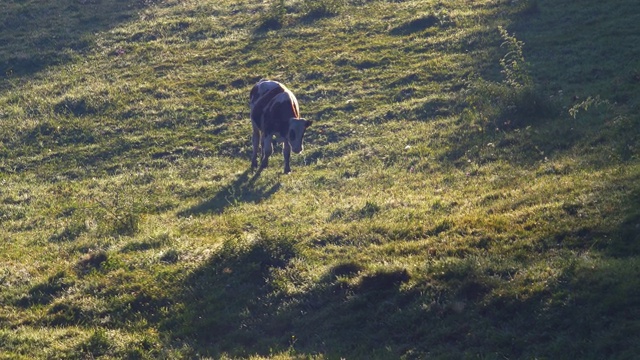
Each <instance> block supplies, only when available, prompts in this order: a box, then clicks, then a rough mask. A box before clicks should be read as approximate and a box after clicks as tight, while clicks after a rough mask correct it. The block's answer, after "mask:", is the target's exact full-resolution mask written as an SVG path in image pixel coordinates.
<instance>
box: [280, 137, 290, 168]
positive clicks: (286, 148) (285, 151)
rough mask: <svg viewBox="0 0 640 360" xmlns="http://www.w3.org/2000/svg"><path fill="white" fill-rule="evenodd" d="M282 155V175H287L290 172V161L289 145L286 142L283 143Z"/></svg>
mask: <svg viewBox="0 0 640 360" xmlns="http://www.w3.org/2000/svg"><path fill="white" fill-rule="evenodd" d="M282 155H284V173H285V174H288V173H290V172H291V166H289V160H290V159H291V145H289V142H288V141H287V140H285V141H284V146H283V147H282Z"/></svg>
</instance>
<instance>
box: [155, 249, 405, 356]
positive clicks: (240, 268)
mask: <svg viewBox="0 0 640 360" xmlns="http://www.w3.org/2000/svg"><path fill="white" fill-rule="evenodd" d="M299 256H300V254H299V252H298V250H297V248H296V240H295V239H291V238H286V237H282V238H269V239H267V238H260V239H258V240H256V241H254V242H253V243H251V244H249V245H238V244H233V243H231V242H230V243H228V244H226V245H225V246H224V247H223V249H222V250H221V251H220V252H219V253H217V254H216V255H215V256H213V257H212V258H211V259H210V260H209V261H208V262H207V263H206V264H205V265H204V266H202V267H200V268H199V269H198V270H197V271H196V272H194V273H193V275H192V276H191V277H189V278H188V279H187V280H186V281H185V283H184V291H181V292H180V295H179V298H178V299H176V300H177V301H176V302H177V303H180V304H183V306H181V311H180V312H176V313H174V316H173V317H172V318H169V319H166V321H165V322H164V324H163V328H165V329H167V330H170V331H171V334H172V336H173V337H174V341H178V342H182V343H185V344H188V346H189V347H190V348H192V349H193V351H195V352H196V353H198V354H200V355H201V356H202V355H205V356H212V357H214V358H217V357H219V356H220V355H222V354H228V355H232V356H238V357H245V356H249V355H253V354H261V355H264V356H268V355H269V354H270V353H273V352H276V353H277V352H282V351H287V350H291V349H295V350H297V351H302V352H305V353H317V352H322V353H326V354H339V353H341V352H342V353H343V354H344V353H346V354H350V353H362V354H367V353H370V350H371V349H382V350H376V351H380V352H385V353H388V352H390V351H391V352H393V351H395V352H399V351H398V346H399V345H398V344H397V343H398V342H403V341H408V339H399V338H398V337H397V336H396V335H399V334H402V333H403V332H402V331H399V330H400V329H401V328H402V327H403V326H404V320H407V318H406V317H405V316H412V315H415V314H414V313H413V312H412V311H406V312H403V307H404V306H405V305H407V304H408V303H410V302H411V301H412V299H414V298H415V295H416V293H403V292H401V291H400V290H399V286H400V285H401V284H402V283H403V282H406V281H407V280H408V279H409V275H408V273H407V272H406V271H405V270H398V271H388V272H378V273H375V274H371V275H368V276H363V277H362V278H361V279H360V281H359V282H358V283H357V284H356V285H353V286H352V285H343V284H341V283H339V282H337V281H336V279H337V276H342V277H357V276H359V271H360V267H359V266H357V265H354V266H344V265H342V266H337V267H335V268H334V269H331V270H330V271H329V272H328V273H327V274H326V275H325V276H324V277H323V278H322V279H321V280H320V281H319V282H318V283H317V285H316V286H315V287H314V288H313V289H312V290H310V291H308V292H304V293H301V294H299V295H297V296H293V297H291V296H287V295H284V294H283V291H282V290H283V289H280V288H279V287H278V285H277V283H278V282H277V279H276V277H277V276H275V275H274V274H278V273H281V272H283V271H285V272H286V271H289V270H290V269H291V267H292V264H291V262H292V260H293V259H295V258H298V257H299Z"/></svg>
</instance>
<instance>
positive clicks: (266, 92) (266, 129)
mask: <svg viewBox="0 0 640 360" xmlns="http://www.w3.org/2000/svg"><path fill="white" fill-rule="evenodd" d="M249 107H250V109H251V124H252V125H253V136H252V141H253V154H252V155H251V167H252V168H254V169H255V168H256V167H257V166H258V159H257V157H258V149H259V148H260V147H261V145H262V153H261V158H260V169H264V168H266V167H267V166H268V165H269V156H271V154H272V153H273V144H272V143H271V140H272V139H273V136H274V135H276V136H277V137H278V139H279V140H282V141H283V142H284V144H283V149H282V154H283V155H284V173H285V174H288V173H290V172H291V167H290V166H289V159H290V157H291V150H293V152H294V153H296V154H299V153H301V152H302V148H303V147H302V138H303V137H304V133H305V130H306V129H307V128H308V127H309V126H311V124H312V123H313V122H312V121H311V120H306V119H303V118H301V117H300V109H299V107H298V100H297V99H296V97H295V95H293V93H292V92H291V91H290V90H289V89H287V87H286V86H284V85H283V84H281V83H279V82H277V81H271V80H260V81H259V82H258V83H257V84H255V85H254V86H253V88H252V89H251V93H250V94H249Z"/></svg>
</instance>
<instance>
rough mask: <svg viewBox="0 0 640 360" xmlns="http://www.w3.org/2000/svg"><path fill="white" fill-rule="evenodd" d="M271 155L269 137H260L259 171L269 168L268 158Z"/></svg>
mask: <svg viewBox="0 0 640 360" xmlns="http://www.w3.org/2000/svg"><path fill="white" fill-rule="evenodd" d="M271 154H273V144H272V143H271V136H262V159H261V160H260V168H261V169H264V168H266V167H267V166H269V156H271Z"/></svg>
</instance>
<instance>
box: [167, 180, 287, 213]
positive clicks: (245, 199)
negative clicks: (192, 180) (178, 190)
mask: <svg viewBox="0 0 640 360" xmlns="http://www.w3.org/2000/svg"><path fill="white" fill-rule="evenodd" d="M261 172H262V170H257V171H256V172H253V170H251V169H247V170H246V171H244V172H243V173H242V174H241V175H240V176H238V178H237V179H235V180H234V181H233V182H231V183H230V184H228V185H226V186H224V187H223V188H222V189H220V191H218V193H217V194H216V195H215V196H214V197H212V198H211V199H209V200H206V201H203V202H202V203H200V204H198V205H196V206H194V207H192V208H190V209H187V210H184V211H182V212H180V213H179V214H178V216H180V217H188V216H198V215H202V214H207V213H214V214H220V213H222V212H223V211H224V210H225V209H227V208H228V207H231V206H235V205H237V204H239V203H259V202H260V201H262V200H264V199H267V198H269V197H271V196H272V195H273V194H275V193H276V192H277V191H278V190H279V189H280V186H281V184H280V183H279V182H277V183H275V184H273V185H265V186H256V181H257V180H258V178H259V177H260V174H261ZM252 173H253V175H252Z"/></svg>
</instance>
